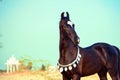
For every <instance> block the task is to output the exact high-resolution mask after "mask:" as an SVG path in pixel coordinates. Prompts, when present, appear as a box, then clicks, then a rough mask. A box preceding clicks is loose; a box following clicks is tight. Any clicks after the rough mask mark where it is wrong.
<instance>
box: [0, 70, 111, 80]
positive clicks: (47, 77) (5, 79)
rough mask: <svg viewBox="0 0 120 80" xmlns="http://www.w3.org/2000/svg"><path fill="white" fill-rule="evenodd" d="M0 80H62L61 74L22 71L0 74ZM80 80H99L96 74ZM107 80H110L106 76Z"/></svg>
mask: <svg viewBox="0 0 120 80" xmlns="http://www.w3.org/2000/svg"><path fill="white" fill-rule="evenodd" d="M0 80H62V76H61V74H60V73H59V72H58V71H56V72H49V71H23V72H17V73H5V72H4V73H0ZM81 80H99V78H98V76H97V74H95V75H91V76H88V77H82V79H81ZM108 80H111V78H110V76H109V75H108Z"/></svg>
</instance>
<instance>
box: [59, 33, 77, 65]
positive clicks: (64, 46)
mask: <svg viewBox="0 0 120 80" xmlns="http://www.w3.org/2000/svg"><path fill="white" fill-rule="evenodd" d="M59 50H60V59H59V62H60V63H61V64H69V63H71V62H72V61H73V60H75V58H76V56H77V46H76V45H75V44H74V43H73V42H72V41H71V40H70V39H68V38H66V37H65V36H63V35H60V43H59Z"/></svg>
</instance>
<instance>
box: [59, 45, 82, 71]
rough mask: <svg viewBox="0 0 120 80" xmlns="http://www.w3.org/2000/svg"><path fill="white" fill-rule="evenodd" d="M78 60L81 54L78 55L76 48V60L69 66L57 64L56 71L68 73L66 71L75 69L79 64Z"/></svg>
mask: <svg viewBox="0 0 120 80" xmlns="http://www.w3.org/2000/svg"><path fill="white" fill-rule="evenodd" d="M80 58H81V54H80V50H79V47H78V52H77V56H76V59H75V60H74V61H73V62H71V63H69V64H66V65H62V64H60V63H59V62H58V64H57V65H58V69H59V71H60V72H61V73H62V72H63V71H65V72H66V71H68V70H72V69H73V68H76V67H77V64H78V63H79V61H80Z"/></svg>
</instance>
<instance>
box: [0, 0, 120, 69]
mask: <svg viewBox="0 0 120 80" xmlns="http://www.w3.org/2000/svg"><path fill="white" fill-rule="evenodd" d="M63 11H68V12H69V14H70V18H71V21H73V23H75V26H76V27H75V29H76V32H77V34H78V35H79V37H80V44H79V45H80V46H81V47H87V46H90V45H92V44H94V43H96V42H106V43H109V44H113V45H116V46H117V47H119V48H120V0H75V1H72V0H56V1H55V0H49V1H48V0H2V1H1V2H0V35H2V36H1V37H0V42H2V45H3V48H0V61H1V62H0V69H3V68H4V67H5V64H4V63H5V61H6V60H7V59H8V58H9V57H10V56H11V55H12V54H14V55H15V56H16V57H17V58H20V57H21V56H31V57H32V58H33V59H44V60H48V61H49V63H51V64H52V65H56V64H57V60H58V57H59V20H60V14H61V12H63Z"/></svg>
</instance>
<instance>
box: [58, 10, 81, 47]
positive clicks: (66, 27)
mask: <svg viewBox="0 0 120 80" xmlns="http://www.w3.org/2000/svg"><path fill="white" fill-rule="evenodd" d="M59 27H60V34H62V36H64V37H66V38H68V39H70V40H71V41H72V42H73V43H74V44H75V45H78V44H79V41H80V40H79V37H78V35H77V33H76V32H75V25H74V24H73V23H72V21H71V20H70V17H69V13H68V12H66V16H64V12H62V13H61V20H60V24H59Z"/></svg>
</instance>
